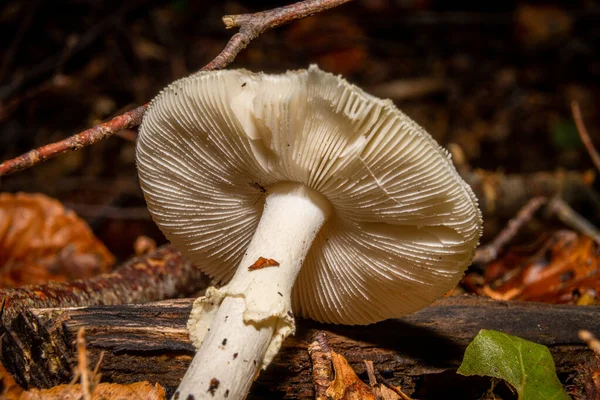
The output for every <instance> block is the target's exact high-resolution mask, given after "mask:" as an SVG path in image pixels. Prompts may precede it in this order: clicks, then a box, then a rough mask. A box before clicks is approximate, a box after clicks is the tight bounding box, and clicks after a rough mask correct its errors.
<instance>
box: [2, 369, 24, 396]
mask: <svg viewBox="0 0 600 400" xmlns="http://www.w3.org/2000/svg"><path fill="white" fill-rule="evenodd" d="M21 393H23V388H22V387H21V386H19V385H18V384H17V382H15V379H14V378H13V377H12V375H11V374H10V373H9V372H8V371H7V370H6V368H4V365H3V364H2V363H0V399H4V400H17V399H18V398H19V396H20V395H21Z"/></svg>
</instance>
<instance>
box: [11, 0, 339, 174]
mask: <svg viewBox="0 0 600 400" xmlns="http://www.w3.org/2000/svg"><path fill="white" fill-rule="evenodd" d="M349 1H350V0H305V1H300V2H298V3H295V4H291V5H289V6H285V7H280V8H275V9H273V10H269V11H262V12H258V13H254V14H240V15H227V16H225V17H223V23H224V24H225V26H226V27H227V28H228V29H229V28H240V30H239V32H238V33H236V34H235V35H233V36H232V37H231V39H230V40H229V42H228V43H227V44H226V45H225V48H224V49H223V50H222V51H221V53H219V54H218V55H217V56H216V57H215V58H214V59H213V60H212V61H211V62H209V63H208V64H206V65H205V66H204V67H202V68H201V71H209V70H216V69H222V68H225V67H226V66H227V65H229V64H230V63H231V62H232V61H233V60H234V59H235V57H236V56H237V55H238V53H239V52H240V51H242V50H243V49H245V48H246V46H248V44H249V43H250V42H251V41H252V40H254V39H256V38H257V37H258V36H260V35H261V34H262V33H264V32H265V31H267V30H269V29H271V28H275V27H277V26H280V25H282V24H285V23H287V22H290V21H293V20H296V19H300V18H304V17H307V16H309V15H312V14H315V13H319V12H322V11H325V10H327V9H330V8H334V7H337V6H338V5H340V4H343V3H347V2H349ZM147 108H148V104H144V105H142V106H139V107H137V108H135V109H134V110H131V111H129V112H126V113H125V114H122V115H119V116H117V117H115V118H113V119H111V120H110V121H108V122H105V123H103V124H99V125H96V126H94V127H92V128H90V129H88V130H85V131H83V132H81V133H78V134H76V135H73V136H71V137H69V138H67V139H64V140H61V141H59V142H56V143H51V144H48V145H45V146H42V147H39V148H37V149H34V150H31V151H29V152H27V153H25V154H22V155H20V156H18V157H15V158H13V159H10V160H7V161H5V162H3V163H2V164H0V177H1V176H4V175H9V174H12V173H14V172H18V171H22V170H24V169H27V168H30V167H33V166H35V165H38V164H41V163H43V162H45V161H46V160H49V159H50V158H53V157H56V156H57V155H59V154H63V153H66V152H68V151H75V150H80V149H82V148H84V147H87V146H90V145H92V144H94V143H96V142H99V141H100V140H103V139H106V138H109V137H111V136H112V135H114V134H115V133H116V132H118V131H120V130H123V129H127V128H133V127H136V126H138V125H140V124H141V123H142V118H143V116H144V113H145V112H146V109H147Z"/></svg>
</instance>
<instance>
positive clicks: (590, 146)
mask: <svg viewBox="0 0 600 400" xmlns="http://www.w3.org/2000/svg"><path fill="white" fill-rule="evenodd" d="M571 112H572V113H573V119H574V120H575V125H576V126H577V133H579V138H580V139H581V141H582V142H583V145H584V146H585V149H586V150H587V152H588V154H589V155H590V158H591V159H592V161H593V163H594V165H595V166H596V170H598V172H600V155H598V151H597V150H596V147H594V143H592V139H591V138H590V134H589V133H588V130H587V128H586V127H585V123H584V122H583V116H582V115H581V108H580V107H579V103H578V102H576V101H573V102H571Z"/></svg>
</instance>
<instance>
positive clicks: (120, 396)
mask: <svg viewBox="0 0 600 400" xmlns="http://www.w3.org/2000/svg"><path fill="white" fill-rule="evenodd" d="M82 395H83V394H82V390H81V385H79V384H77V385H58V386H55V387H53V388H50V389H41V390H40V389H31V390H28V391H26V392H23V393H22V394H21V396H20V397H18V400H80V399H81V398H82ZM165 396H166V394H165V389H164V388H163V387H162V386H161V385H159V384H158V383H156V384H154V385H152V384H151V383H150V382H146V381H144V382H135V383H132V384H129V385H121V384H118V383H101V384H99V385H98V386H97V387H96V389H95V390H94V393H93V395H92V400H109V399H110V400H129V399H144V400H164V399H165V398H166V397H165Z"/></svg>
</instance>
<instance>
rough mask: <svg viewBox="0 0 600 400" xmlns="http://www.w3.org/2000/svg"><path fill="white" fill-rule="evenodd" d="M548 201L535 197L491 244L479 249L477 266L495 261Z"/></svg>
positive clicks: (476, 259)
mask: <svg viewBox="0 0 600 400" xmlns="http://www.w3.org/2000/svg"><path fill="white" fill-rule="evenodd" d="M547 201H548V200H547V199H546V198H545V197H542V196H539V197H534V198H532V199H531V200H529V201H528V202H527V204H525V206H523V208H521V210H519V212H518V213H517V215H516V216H515V217H514V218H513V219H511V220H510V221H508V224H507V225H506V227H505V228H504V229H503V230H502V231H500V233H499V234H498V236H496V237H495V238H494V240H492V242H491V243H488V244H486V245H485V246H481V247H480V248H478V249H477V251H476V253H475V257H474V258H473V262H474V263H477V264H486V263H488V262H490V261H493V260H495V259H496V257H498V254H499V253H500V251H502V249H503V248H504V246H506V244H507V243H508V242H510V241H511V240H512V239H513V238H514V237H515V236H516V234H517V233H519V230H520V229H521V227H523V225H525V224H526V223H527V222H529V221H530V220H531V218H532V217H533V215H534V214H535V212H536V211H537V210H539V208H540V207H541V206H543V205H544V204H546V202H547Z"/></svg>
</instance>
